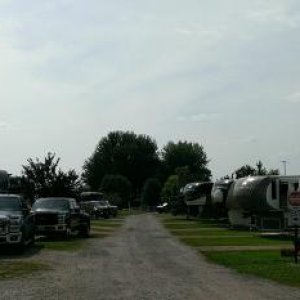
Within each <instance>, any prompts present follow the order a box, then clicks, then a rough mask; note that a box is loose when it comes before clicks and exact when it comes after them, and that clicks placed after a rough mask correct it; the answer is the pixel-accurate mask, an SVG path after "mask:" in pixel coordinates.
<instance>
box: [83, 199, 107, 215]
mask: <svg viewBox="0 0 300 300" xmlns="http://www.w3.org/2000/svg"><path fill="white" fill-rule="evenodd" d="M80 208H81V209H82V210H83V211H85V212H86V213H88V214H89V215H90V216H91V217H93V218H95V219H98V218H100V217H103V218H105V219H107V218H109V216H110V209H109V207H108V205H107V204H106V203H105V202H104V201H87V202H81V203H80Z"/></svg>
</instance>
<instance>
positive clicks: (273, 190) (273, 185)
mask: <svg viewBox="0 0 300 300" xmlns="http://www.w3.org/2000/svg"><path fill="white" fill-rule="evenodd" d="M276 192H277V191H276V181H275V180H273V181H272V199H277V193H276Z"/></svg>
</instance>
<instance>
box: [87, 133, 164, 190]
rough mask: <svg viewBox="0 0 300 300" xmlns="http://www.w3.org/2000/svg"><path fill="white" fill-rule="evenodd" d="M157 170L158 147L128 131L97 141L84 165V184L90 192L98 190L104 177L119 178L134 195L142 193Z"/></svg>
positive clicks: (149, 139)
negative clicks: (124, 178)
mask: <svg viewBox="0 0 300 300" xmlns="http://www.w3.org/2000/svg"><path fill="white" fill-rule="evenodd" d="M158 167H159V158H158V154H157V145H156V142H155V141H154V140H153V139H151V138H150V137H149V136H147V135H137V134H135V133H133V132H129V131H126V132H123V131H113V132H110V133H109V134H108V135H107V136H106V137H103V138H102V139H101V140H100V142H99V144H98V146H97V147H96V150H95V151H94V153H93V154H92V156H91V157H90V158H89V159H88V160H87V161H86V162H85V164H84V167H83V170H84V173H83V180H84V181H85V182H86V183H87V184H88V185H89V186H90V187H91V188H92V189H98V188H99V187H100V184H101V181H102V179H103V177H104V176H105V175H107V174H112V175H122V176H124V177H126V178H127V179H128V180H129V181H130V183H131V184H132V187H133V190H134V191H136V190H141V188H142V186H143V184H144V182H145V180H146V179H147V178H149V177H152V176H153V175H154V174H155V173H156V172H157V169H158Z"/></svg>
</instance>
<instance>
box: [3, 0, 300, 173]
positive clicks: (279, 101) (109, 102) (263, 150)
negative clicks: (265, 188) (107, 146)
mask: <svg viewBox="0 0 300 300" xmlns="http://www.w3.org/2000/svg"><path fill="white" fill-rule="evenodd" d="M299 58H300V3H299V1H297V0H295V1H292V0H270V1H268V0H251V1H248V0H247V1H244V0H226V1H224V0H210V1H204V0H184V1H179V0H175V1H174V0H159V1H158V0H110V1H107V0H105V1H104V0H86V1H81V0H51V1H41V0H34V1H33V0H26V1H24V0H15V1H13V0H11V1H10V0H0V84H1V88H0V139H1V151H0V153H1V155H0V169H5V170H8V171H9V172H10V173H13V174H20V172H21V165H22V164H25V163H26V159H27V158H28V157H44V156H45V154H46V153H47V152H49V151H52V152H55V153H57V155H58V156H60V157H61V158H62V166H63V168H65V169H68V168H75V169H76V170H78V171H81V167H82V165H83V163H84V160H85V159H86V158H87V157H89V156H90V155H91V154H92V152H93V151H94V148H95V146H96V144H97V143H98V141H99V140H100V138H102V137H103V136H105V135H107V133H108V132H110V131H112V130H131V131H134V132H135V133H137V134H140V133H142V134H147V135H150V136H151V137H152V138H154V139H155V140H156V141H157V143H158V146H159V148H161V147H163V146H164V145H165V144H166V143H167V142H168V141H170V140H172V141H174V142H177V141H179V140H187V141H190V142H197V143H200V144H202V145H203V146H204V149H205V151H206V152H207V154H208V157H209V158H210V160H211V162H210V165H209V167H210V168H211V169H212V172H213V175H214V178H218V177H220V176H223V175H226V174H228V173H232V172H233V171H234V170H235V169H237V168H238V167H240V166H241V165H243V164H246V163H248V164H252V165H254V164H255V163H256V162H257V161H258V160H259V159H260V160H262V161H263V163H264V164H265V165H266V167H267V168H279V169H280V170H281V171H282V170H283V168H282V163H281V161H282V160H287V161H288V164H287V173H288V174H300V141H299V140H300V137H299V135H298V134H299V130H300V117H299V115H300V110H299V108H300V64H299Z"/></svg>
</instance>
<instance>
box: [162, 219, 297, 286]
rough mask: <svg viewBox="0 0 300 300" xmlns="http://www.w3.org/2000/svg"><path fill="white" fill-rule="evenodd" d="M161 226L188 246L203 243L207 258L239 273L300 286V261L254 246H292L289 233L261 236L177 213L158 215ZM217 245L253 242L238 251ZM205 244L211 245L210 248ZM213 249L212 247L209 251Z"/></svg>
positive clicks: (278, 252)
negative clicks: (184, 216) (285, 234)
mask: <svg viewBox="0 0 300 300" xmlns="http://www.w3.org/2000/svg"><path fill="white" fill-rule="evenodd" d="M160 220H161V222H162V223H163V224H164V226H165V227H166V228H167V229H169V230H170V232H171V233H172V234H174V235H175V236H177V237H178V238H179V239H180V240H181V241H182V242H184V243H185V244H187V245H189V246H192V247H204V248H202V249H201V252H202V253H203V254H204V255H205V256H206V257H207V259H208V260H209V261H212V262H214V263H218V264H221V265H224V266H226V267H230V268H232V269H234V270H236V271H238V272H240V273H244V274H251V275H254V276H259V277H262V278H267V279H271V280H274V281H277V282H280V283H282V284H287V285H291V286H297V287H300V279H299V278H300V263H299V265H296V264H295V263H294V259H293V257H281V255H280V251H279V250H258V248H259V247H260V246H276V247H279V248H281V246H282V248H292V241H291V238H290V237H282V236H269V237H261V236H260V233H259V232H249V231H247V230H232V229H230V228H228V227H227V225H226V224H225V225H224V226H223V227H222V225H221V224H220V223H218V222H214V221H212V220H195V219H194V220H184V219H183V218H178V217H170V216H167V217H160ZM218 246H220V247H222V246H229V248H230V246H251V247H253V246H254V247H255V246H257V247H258V248H257V249H255V248H254V249H253V250H251V251H250V250H249V249H247V247H246V248H245V249H244V250H243V251H242V250H240V249H235V251H232V249H231V250H229V249H228V250H227V251H224V248H223V249H220V248H219V249H218ZM205 247H208V249H209V247H212V249H211V250H210V251H208V250H207V249H206V251H204V250H203V249H205ZM212 250H215V251H212Z"/></svg>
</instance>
